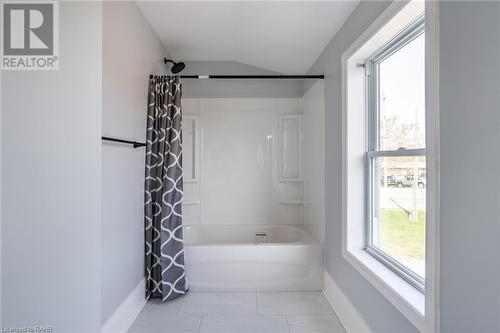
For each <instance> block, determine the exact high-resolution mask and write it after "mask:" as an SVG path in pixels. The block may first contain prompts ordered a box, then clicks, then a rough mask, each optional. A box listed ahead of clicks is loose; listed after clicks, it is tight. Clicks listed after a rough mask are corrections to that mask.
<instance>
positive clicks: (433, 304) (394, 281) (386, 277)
mask: <svg viewBox="0 0 500 333" xmlns="http://www.w3.org/2000/svg"><path fill="white" fill-rule="evenodd" d="M408 3H409V2H399V1H394V2H393V3H391V4H390V5H389V6H388V7H387V9H386V10H385V11H384V12H383V13H382V14H381V15H380V16H379V17H378V18H377V19H376V20H375V21H374V22H373V23H372V24H371V25H370V27H369V28H368V29H367V30H366V31H365V32H364V33H363V34H362V35H361V36H360V37H359V38H358V39H357V40H356V41H355V42H354V43H353V44H352V45H351V46H350V47H349V48H348V49H347V50H346V51H345V52H344V54H343V55H342V142H343V144H342V161H343V166H342V256H343V257H344V258H345V259H346V260H347V261H348V262H349V263H350V264H351V265H352V266H353V267H355V268H356V270H358V272H359V273H360V274H361V275H362V276H363V277H364V278H366V279H367V280H368V281H369V282H370V283H371V284H372V285H373V286H374V287H375V288H376V289H377V290H378V291H379V292H380V293H381V294H382V295H383V296H384V297H385V298H386V299H387V300H389V302H390V303H391V304H392V305H393V306H394V307H395V308H396V309H398V310H399V311H400V312H401V313H402V314H403V315H404V316H405V317H406V318H407V319H408V320H409V321H410V322H411V323H412V324H413V325H415V326H416V327H417V329H419V330H420V331H425V332H436V331H439V322H438V319H439V318H438V317H439V315H438V279H439V274H438V272H439V244H438V240H439V233H438V230H439V226H438V222H439V221H438V217H439V133H438V129H439V126H438V122H437V120H438V118H439V113H438V106H439V101H438V96H439V91H438V88H439V68H438V66H439V49H438V46H439V43H438V35H439V30H438V14H437V11H438V7H439V3H438V2H435V1H431V0H427V1H426V2H425V6H426V122H427V124H426V125H427V126H426V135H427V137H426V146H427V173H428V175H427V183H428V184H427V193H428V195H427V229H426V230H427V234H426V237H427V240H426V255H427V257H426V291H425V295H424V294H422V293H420V294H419V292H418V291H417V290H416V289H415V288H412V287H410V286H411V285H410V284H409V283H407V282H406V281H404V280H403V279H402V278H400V277H399V276H397V275H396V274H395V273H393V272H392V271H390V270H389V269H388V268H387V267H385V266H383V265H382V264H381V263H380V262H378V261H377V260H376V259H374V258H373V257H372V256H370V255H369V254H368V253H366V251H364V250H363V249H364V246H365V244H366V242H361V240H360V239H361V238H360V237H364V236H360V235H364V230H363V229H364V226H358V223H354V224H353V223H352V221H351V220H353V219H354V220H358V219H359V220H361V219H363V220H364V218H363V216H362V215H360V214H359V213H356V211H355V210H353V207H351V208H349V207H350V206H352V205H353V204H354V203H353V198H357V199H359V200H360V201H361V202H360V204H362V205H363V206H361V207H364V204H363V200H365V199H363V198H362V197H361V196H358V195H357V194H356V193H357V192H356V191H357V190H359V186H361V183H362V182H364V181H361V180H360V179H357V180H355V181H354V180H350V178H349V176H350V173H351V172H353V170H354V172H357V171H359V170H358V169H359V165H358V164H359V162H360V161H359V158H354V157H353V156H352V152H351V148H352V147H351V146H350V143H349V142H350V140H348V138H349V136H353V133H350V132H349V131H350V130H353V128H349V126H351V125H350V122H348V118H349V117H350V118H352V117H353V115H352V114H351V113H349V114H348V111H347V107H348V98H349V97H350V96H351V95H352V94H353V91H349V85H350V84H351V83H350V82H351V81H348V80H347V75H348V73H349V75H351V74H350V73H351V66H352V67H354V66H355V64H354V63H352V64H350V62H349V59H351V57H352V56H353V55H355V54H356V52H357V51H358V50H359V49H360V48H361V47H362V46H364V45H365V44H366V42H367V41H369V40H370V42H373V40H374V39H373V38H372V37H374V36H376V34H377V33H378V32H379V31H380V30H381V29H382V28H384V29H385V30H384V32H387V29H392V28H391V26H389V25H388V28H386V27H385V25H386V24H387V23H388V22H389V21H391V19H392V18H393V17H394V16H395V15H396V14H398V13H399V12H401V11H402V10H403V9H405V10H407V9H406V8H405V7H406V6H407V5H408ZM411 3H412V5H413V6H418V5H419V4H418V1H416V2H411ZM420 5H421V3H420ZM407 8H409V9H410V10H411V8H410V6H409V7H407ZM391 24H393V23H391ZM376 38H379V37H378V35H377V37H376ZM379 39H380V38H379ZM375 42H380V41H378V40H375ZM375 44H376V43H375ZM370 46H372V45H370ZM356 60H359V59H356ZM351 61H352V59H351ZM348 65H349V68H348ZM359 70H361V69H359ZM356 75H357V74H356ZM356 117H357V118H356V120H357V121H365V122H366V119H363V118H362V117H360V116H359V115H358V116H356ZM351 121H352V119H351ZM358 134H359V133H357V132H356V135H357V136H359V135H358ZM359 139H361V138H358V140H359ZM365 139H366V138H365ZM348 141H349V142H348ZM354 144H355V146H353V147H355V148H356V149H359V150H360V151H363V149H360V147H361V145H362V144H363V143H362V142H361V141H358V142H355V143H354ZM356 145H357V146H356ZM358 146H359V147H358ZM365 146H366V143H365ZM365 148H366V147H365ZM364 151H366V149H364ZM351 178H352V177H351ZM357 178H359V177H357ZM351 182H352V184H351ZM431 182H432V184H430V183H431ZM348 185H349V188H348ZM363 192H364V190H363ZM356 205H357V203H356ZM354 214H357V215H354ZM350 235H356V236H359V237H355V238H352V237H351V236H350ZM358 238H359V239H358ZM363 239H364V238H363ZM391 272H392V273H391Z"/></svg>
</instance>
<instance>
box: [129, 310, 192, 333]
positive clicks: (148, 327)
mask: <svg viewBox="0 0 500 333" xmlns="http://www.w3.org/2000/svg"><path fill="white" fill-rule="evenodd" d="M200 323H201V317H200V316H177V315H168V316H160V315H158V314H154V313H146V314H143V313H141V314H140V315H139V317H138V318H137V319H136V321H135V322H134V323H133V324H132V327H130V329H129V331H128V333H160V332H161V333H197V332H198V329H199V327H200Z"/></svg>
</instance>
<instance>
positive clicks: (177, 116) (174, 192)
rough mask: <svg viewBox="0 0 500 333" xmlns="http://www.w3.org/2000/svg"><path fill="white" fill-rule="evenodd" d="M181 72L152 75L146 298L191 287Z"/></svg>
mask: <svg viewBox="0 0 500 333" xmlns="http://www.w3.org/2000/svg"><path fill="white" fill-rule="evenodd" d="M181 94H182V90H181V82H180V78H179V76H151V77H150V79H149V92H148V112H147V113H148V114H147V134H146V137H147V139H146V178H145V240H146V258H145V265H146V271H145V273H146V298H147V299H149V298H161V299H162V301H167V300H171V299H174V298H177V297H179V296H181V295H183V294H185V293H186V291H187V290H188V286H187V279H186V273H185V270H184V248H183V237H182V199H183V182H182V133H181V121H182V109H181Z"/></svg>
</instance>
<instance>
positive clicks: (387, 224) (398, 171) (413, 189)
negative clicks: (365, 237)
mask: <svg viewBox="0 0 500 333" xmlns="http://www.w3.org/2000/svg"><path fill="white" fill-rule="evenodd" d="M373 162H374V168H373V170H374V179H377V180H378V181H376V182H375V184H374V186H373V187H374V188H373V199H374V200H373V212H372V213H373V225H372V245H374V246H376V247H377V248H379V249H380V250H382V251H383V252H384V253H386V254H387V255H389V256H390V257H392V258H393V259H396V260H397V261H399V262H400V263H401V264H403V265H404V266H406V267H407V268H409V269H411V270H412V271H413V272H415V273H417V274H418V275H420V276H421V277H422V278H424V277H425V191H426V185H427V181H426V170H425V157H424V156H403V157H378V158H374V160H373ZM415 175H418V176H417V177H415Z"/></svg>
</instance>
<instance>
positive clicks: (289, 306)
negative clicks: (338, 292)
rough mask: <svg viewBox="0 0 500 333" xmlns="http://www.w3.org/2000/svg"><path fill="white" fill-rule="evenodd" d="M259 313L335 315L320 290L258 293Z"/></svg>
mask: <svg viewBox="0 0 500 333" xmlns="http://www.w3.org/2000/svg"><path fill="white" fill-rule="evenodd" d="M257 302H258V310H259V314H263V315H326V314H328V315H333V314H334V312H333V310H332V308H331V307H330V304H328V302H327V300H326V298H325V297H324V296H323V294H322V293H320V292H276V293H274V292H273V293H258V294H257Z"/></svg>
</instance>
